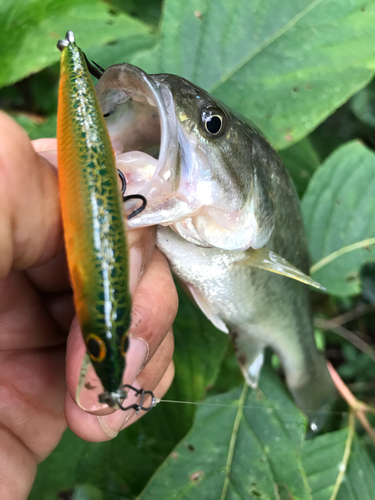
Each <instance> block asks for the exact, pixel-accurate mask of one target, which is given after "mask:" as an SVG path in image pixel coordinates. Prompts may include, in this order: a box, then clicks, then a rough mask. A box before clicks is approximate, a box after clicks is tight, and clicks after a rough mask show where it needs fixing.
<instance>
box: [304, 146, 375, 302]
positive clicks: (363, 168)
mask: <svg viewBox="0 0 375 500" xmlns="http://www.w3.org/2000/svg"><path fill="white" fill-rule="evenodd" d="M374 193H375V154H374V153H373V152H372V151H370V150H369V149H367V148H366V147H365V146H363V145H362V144H360V143H359V142H351V143H349V144H347V145H345V146H343V147H341V148H339V149H338V150H337V151H335V152H334V153H333V154H332V155H331V156H330V157H329V158H328V159H327V160H326V161H325V162H324V164H323V165H322V166H321V167H320V168H319V169H318V170H317V172H316V173H315V175H314V176H313V178H312V180H311V182H310V184H309V186H308V189H307V191H306V194H305V196H304V198H303V200H302V210H303V215H304V220H305V226H306V231H307V237H308V241H309V247H310V252H311V257H312V262H313V263H314V264H316V263H317V262H318V261H320V260H321V259H323V258H324V257H326V256H328V255H331V254H333V252H336V251H337V252H338V254H339V253H340V249H342V248H343V247H348V246H349V245H352V244H354V243H356V242H361V241H362V240H366V239H368V238H372V237H375V195H374ZM349 250H350V248H349ZM370 261H375V247H374V246H366V245H365V244H363V245H362V246H361V247H360V248H358V249H356V250H353V251H350V252H348V253H343V254H342V255H341V256H338V257H337V258H335V259H334V260H332V262H330V263H329V264H327V265H325V266H324V267H322V268H321V269H320V270H317V271H316V272H315V273H313V277H314V279H315V280H317V281H318V282H319V283H322V285H324V286H325V287H326V288H327V291H328V293H331V294H334V295H338V296H350V295H354V294H356V293H358V292H359V291H360V277H359V270H360V267H361V266H362V265H363V264H364V263H365V262H370ZM312 269H314V267H313V268H312Z"/></svg>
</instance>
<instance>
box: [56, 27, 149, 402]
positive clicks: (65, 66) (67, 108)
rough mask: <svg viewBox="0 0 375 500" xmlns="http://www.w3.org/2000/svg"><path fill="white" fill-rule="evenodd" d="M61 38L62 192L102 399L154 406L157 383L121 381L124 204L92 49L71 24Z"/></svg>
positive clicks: (126, 318) (78, 298) (80, 311)
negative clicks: (80, 43)
mask: <svg viewBox="0 0 375 500" xmlns="http://www.w3.org/2000/svg"><path fill="white" fill-rule="evenodd" d="M57 46H58V48H59V49H60V50H61V53H62V54H61V76H60V87H59V101H58V124H57V141H58V165H59V169H58V171H59V183H60V198H61V208H62V217H63V226H64V238H65V247H66V253H67V259H68V265H69V272H70V277H71V282H72V287H73V292H74V302H75V307H76V311H77V315H78V319H79V322H80V325H81V329H82V333H83V337H84V341H85V344H86V348H87V353H88V355H89V357H90V360H91V362H92V364H93V366H94V369H95V371H96V373H97V375H98V377H99V379H100V381H101V382H102V385H103V387H104V392H103V393H102V394H100V395H99V401H100V402H101V403H106V404H108V405H109V406H111V407H119V408H121V409H123V410H126V409H129V408H134V409H136V410H137V411H139V410H140V409H142V410H149V409H151V408H152V407H153V406H154V405H155V398H154V396H153V394H152V392H151V391H144V390H143V389H141V390H137V389H136V388H134V387H132V386H124V385H123V384H122V377H123V373H124V369H125V365H126V352H127V350H128V346H129V337H128V331H129V326H130V322H131V295H130V292H129V286H128V248H127V243H126V231H125V225H124V210H123V204H122V200H121V196H120V193H119V189H118V177H117V170H116V162H115V157H114V153H113V149H112V145H111V141H110V139H109V136H108V132H107V128H106V124H105V120H104V118H103V115H102V112H101V110H100V106H99V104H98V102H97V98H96V94H95V89H94V86H93V84H92V82H91V78H90V74H89V70H88V66H87V62H86V61H87V59H86V56H85V55H84V53H83V52H82V51H81V50H80V49H79V48H78V47H77V46H76V44H75V40H74V34H73V32H72V31H68V33H67V35H66V38H65V40H60V41H59V42H58V45H57ZM122 180H123V179H122ZM124 189H125V184H124V183H123V190H124ZM136 197H139V196H136ZM127 198H129V197H125V198H124V199H127ZM136 213H137V211H135V212H133V214H132V216H134V215H135V214H136ZM125 389H132V390H134V391H135V392H136V395H140V396H141V399H140V402H139V403H138V404H135V405H132V406H130V407H126V408H125V407H124V406H123V405H122V401H123V400H124V399H125V398H126V396H127V392H126V391H125ZM146 394H150V395H151V398H152V400H151V404H150V406H149V407H143V401H144V397H145V395H146Z"/></svg>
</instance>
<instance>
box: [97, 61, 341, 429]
mask: <svg viewBox="0 0 375 500" xmlns="http://www.w3.org/2000/svg"><path fill="white" fill-rule="evenodd" d="M97 93H98V97H99V101H100V103H101V106H102V110H103V113H104V114H105V115H106V116H107V125H108V129H109V132H110V135H111V139H112V143H113V146H114V149H115V151H116V154H117V161H118V166H119V167H121V168H122V169H123V170H125V173H126V177H127V181H128V186H129V191H127V193H128V192H129V194H132V193H139V194H142V195H143V196H145V197H146V198H147V201H148V205H147V208H146V210H145V211H144V212H143V213H142V214H141V215H140V216H139V217H136V218H134V219H132V220H131V221H130V222H129V228H132V227H134V228H135V227H145V226H149V225H154V224H157V225H158V226H159V227H158V232H157V245H158V247H159V249H160V250H161V251H162V252H163V253H164V254H165V255H166V257H167V258H168V260H169V262H170V265H171V268H172V270H173V272H174V273H175V275H176V276H177V277H178V278H179V279H180V280H181V281H183V282H184V283H185V284H186V286H187V287H188V288H189V290H190V291H191V294H192V296H193V297H194V299H195V301H196V302H197V304H198V306H199V307H200V308H201V309H202V311H203V312H204V313H205V314H206V316H207V317H208V318H209V319H210V320H211V321H212V323H213V324H214V325H215V326H216V327H217V328H218V329H220V330H222V331H224V332H227V333H229V334H230V336H231V338H232V340H233V342H234V346H235V350H236V354H237V358H238V361H239V365H240V367H241V370H242V372H243V374H244V377H245V379H246V381H247V382H248V384H249V385H251V386H253V387H255V386H256V385H257V383H258V379H259V374H260V371H261V368H262V365H263V361H264V350H265V348H266V347H270V348H271V349H272V350H273V351H274V352H275V353H277V355H278V356H279V357H280V360H281V362H282V365H283V368H284V372H285V376H286V381H287V385H288V387H289V389H290V391H291V393H292V395H293V397H294V399H295V401H296V403H297V405H298V406H299V407H300V408H301V409H302V410H304V411H305V412H306V414H307V415H308V417H309V420H310V425H311V427H312V429H317V428H319V427H320V425H321V423H322V422H323V420H324V409H325V406H326V405H327V404H329V403H330V402H332V401H333V399H334V397H335V389H334V385H333V382H332V380H331V377H330V375H329V372H328V369H327V366H326V363H325V360H324V357H323V356H322V355H321V354H320V353H319V352H318V350H317V348H316V345H315V340H314V334H313V326H312V317H311V309H310V303H309V289H308V286H307V285H306V284H303V283H301V282H299V281H296V280H298V279H299V280H300V281H301V280H302V281H304V282H305V283H310V284H314V283H313V282H312V281H311V280H310V279H309V278H308V277H307V276H305V275H304V274H303V273H306V274H308V271H309V261H308V251H307V243H306V238H305V233H304V228H303V221H302V215H301V211H300V206H299V200H298V198H297V195H296V192H295V189H294V186H293V185H292V182H291V180H290V178H289V176H288V173H287V172H286V169H285V167H284V165H283V164H282V162H281V160H280V159H279V157H278V156H277V154H276V152H275V151H274V150H273V149H272V148H271V146H270V145H269V144H268V143H267V141H266V140H265V139H264V137H263V136H262V134H261V133H260V132H259V130H257V129H256V128H255V127H254V126H253V125H252V124H251V123H250V122H249V121H248V120H246V119H245V118H243V117H241V116H240V115H237V114H235V113H234V112H232V111H231V110H230V109H229V108H227V107H226V106H225V105H224V104H223V103H221V102H218V101H216V100H215V99H214V98H213V97H212V96H210V95H209V94H207V93H206V92H205V91H204V90H202V89H200V88H199V87H196V86H194V85H193V84H191V83H190V82H188V81H187V80H184V79H183V78H180V77H178V76H174V75H165V74H161V75H147V74H146V73H144V72H143V71H142V70H140V69H139V68H136V67H134V66H131V65H128V64H122V65H115V66H112V67H110V68H108V69H107V70H106V71H105V73H104V74H103V75H102V77H101V78H100V80H99V83H98V85H97ZM265 256H266V257H265ZM268 257H269V258H268ZM284 259H285V260H284ZM270 261H272V262H271V264H270ZM295 268H297V269H295ZM267 269H268V270H267ZM269 270H272V272H269ZM297 270H300V271H302V272H300V273H299V272H298V271H297ZM275 273H279V274H275ZM298 273H299V274H300V275H301V276H302V278H301V277H298V276H299V274H298ZM280 274H281V275H280ZM282 274H284V276H283V275H282ZM286 276H292V277H294V278H295V279H290V278H289V277H286ZM296 276H297V277H296Z"/></svg>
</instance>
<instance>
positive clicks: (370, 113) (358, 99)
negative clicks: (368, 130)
mask: <svg viewBox="0 0 375 500" xmlns="http://www.w3.org/2000/svg"><path fill="white" fill-rule="evenodd" d="M351 109H352V111H353V113H354V114H355V115H356V117H357V118H358V120H361V121H362V122H363V123H365V124H366V125H368V126H369V127H372V128H375V80H373V81H372V82H371V83H370V84H369V85H367V87H365V88H364V89H362V90H361V91H360V92H358V94H356V95H355V96H353V99H352V100H351Z"/></svg>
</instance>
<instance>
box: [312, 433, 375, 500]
mask: <svg viewBox="0 0 375 500" xmlns="http://www.w3.org/2000/svg"><path fill="white" fill-rule="evenodd" d="M347 439H348V429H342V430H340V431H338V432H332V433H330V434H325V435H324V436H318V437H316V438H315V439H312V440H310V441H306V442H305V443H304V445H303V447H302V462H303V466H304V468H305V471H306V474H307V479H308V481H309V484H310V486H311V489H312V495H313V500H330V499H331V495H332V493H333V491H334V487H335V484H336V481H337V478H338V475H339V473H340V468H341V469H342V468H343V465H342V461H343V457H344V450H345V445H346V442H347ZM374 491H375V467H374V465H373V464H372V463H371V461H370V459H369V457H368V455H367V453H366V452H365V450H364V449H363V448H362V446H361V445H360V443H359V440H358V438H357V437H356V436H354V440H353V444H352V449H351V454H350V457H349V463H348V466H347V467H346V471H345V476H344V480H343V483H342V484H341V487H340V489H339V492H338V495H337V497H336V500H373V498H374Z"/></svg>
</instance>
